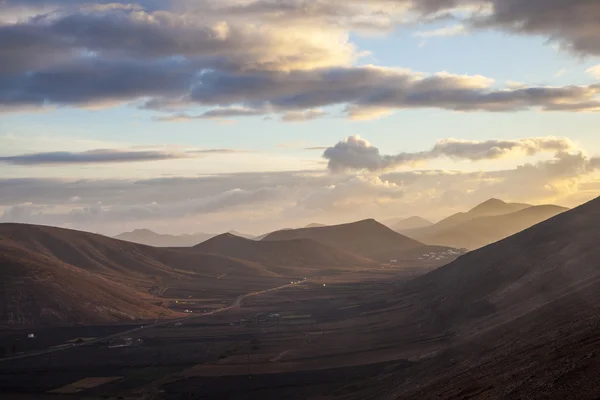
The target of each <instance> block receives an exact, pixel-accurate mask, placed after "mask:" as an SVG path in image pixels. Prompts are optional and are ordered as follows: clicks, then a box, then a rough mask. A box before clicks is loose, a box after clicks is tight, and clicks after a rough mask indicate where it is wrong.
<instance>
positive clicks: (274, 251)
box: [194, 233, 373, 267]
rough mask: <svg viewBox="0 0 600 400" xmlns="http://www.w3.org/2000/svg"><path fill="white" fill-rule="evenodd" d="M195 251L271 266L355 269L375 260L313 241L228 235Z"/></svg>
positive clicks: (202, 244) (221, 236)
mask: <svg viewBox="0 0 600 400" xmlns="http://www.w3.org/2000/svg"><path fill="white" fill-rule="evenodd" d="M194 250H196V251H199V252H202V253H210V254H220V255H226V256H230V257H235V258H239V259H243V260H248V261H254V262H258V263H261V264H263V265H267V266H285V267H302V266H311V267H318V266H321V267H325V266H326V267H352V266H365V265H371V264H373V261H372V260H368V259H366V258H364V257H359V256H356V255H354V254H350V253H345V252H344V251H342V250H339V249H337V248H335V247H331V246H327V245H324V244H322V243H319V242H317V241H314V240H311V239H292V240H282V241H255V240H250V239H245V238H241V237H238V236H235V235H232V234H229V233H226V234H223V235H219V236H217V237H214V238H212V239H209V240H207V241H206V242H204V243H200V244H198V245H197V246H194Z"/></svg>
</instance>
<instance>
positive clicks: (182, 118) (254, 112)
mask: <svg viewBox="0 0 600 400" xmlns="http://www.w3.org/2000/svg"><path fill="white" fill-rule="evenodd" d="M265 113H267V111H265V110H258V109H252V108H245V107H229V108H218V109H213V110H209V111H206V112H204V113H202V114H198V115H188V114H185V113H181V114H173V115H168V116H163V117H156V118H154V120H155V121H163V122H186V121H192V120H195V119H217V120H218V119H223V118H233V117H255V116H259V115H264V114H265Z"/></svg>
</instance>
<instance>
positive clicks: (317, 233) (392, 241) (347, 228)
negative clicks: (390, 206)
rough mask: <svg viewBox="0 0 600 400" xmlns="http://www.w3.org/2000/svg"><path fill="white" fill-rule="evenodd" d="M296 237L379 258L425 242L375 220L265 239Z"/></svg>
mask: <svg viewBox="0 0 600 400" xmlns="http://www.w3.org/2000/svg"><path fill="white" fill-rule="evenodd" d="M294 239H312V240H315V241H318V242H321V243H325V244H327V245H329V246H334V247H337V248H338V249H341V250H343V251H345V252H349V253H353V254H357V255H360V256H362V257H366V258H370V259H373V260H377V261H388V260H390V259H391V258H392V257H394V256H395V257H396V258H401V256H402V254H403V253H407V252H411V251H417V249H419V251H420V249H422V248H424V245H423V243H420V242H418V241H416V240H413V239H410V238H408V237H406V236H404V235H401V234H399V233H397V232H394V231H393V230H391V229H390V228H388V227H387V226H385V225H382V224H380V223H379V222H377V221H375V220H373V219H368V220H364V221H359V222H353V223H349V224H342V225H333V226H325V227H319V228H302V229H292V230H285V231H277V232H273V233H271V234H269V235H267V236H266V237H265V238H264V239H263V241H281V240H294ZM419 251H417V252H419Z"/></svg>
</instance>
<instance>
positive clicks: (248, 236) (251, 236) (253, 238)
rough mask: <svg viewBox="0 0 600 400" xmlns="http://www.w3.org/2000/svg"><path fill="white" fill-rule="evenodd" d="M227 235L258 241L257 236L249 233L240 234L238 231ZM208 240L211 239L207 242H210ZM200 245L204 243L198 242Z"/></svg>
mask: <svg viewBox="0 0 600 400" xmlns="http://www.w3.org/2000/svg"><path fill="white" fill-rule="evenodd" d="M227 233H230V234H232V235H235V236H239V237H243V238H245V239H252V240H256V236H254V235H250V234H248V233H242V232H238V231H229V232H227ZM214 236H217V235H214ZM214 236H213V237H214ZM208 239H210V238H207V239H206V240H208ZM198 243H202V242H196V244H198Z"/></svg>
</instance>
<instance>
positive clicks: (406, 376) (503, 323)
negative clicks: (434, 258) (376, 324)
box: [354, 199, 600, 399]
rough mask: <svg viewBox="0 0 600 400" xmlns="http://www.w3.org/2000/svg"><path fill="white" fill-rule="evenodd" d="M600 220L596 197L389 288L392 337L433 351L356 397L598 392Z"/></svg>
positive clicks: (529, 395) (584, 395) (590, 395)
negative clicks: (430, 344) (430, 345)
mask: <svg viewBox="0 0 600 400" xmlns="http://www.w3.org/2000/svg"><path fill="white" fill-rule="evenodd" d="M598 220H600V199H596V200H594V201H592V202H590V203H587V204H585V205H583V206H580V207H578V208H576V209H574V210H571V211H567V212H564V213H562V214H559V215H557V216H555V217H553V218H551V219H549V220H546V221H544V222H542V223H540V224H538V225H535V226H533V227H531V228H529V229H527V230H525V231H522V232H520V233H517V234H516V235H514V236H511V237H509V238H507V239H504V240H501V241H499V242H497V243H494V244H492V245H489V246H486V247H484V248H482V249H479V250H476V251H473V252H470V253H468V254H466V255H464V256H462V257H460V258H459V259H457V260H456V261H454V262H452V263H450V264H448V265H446V266H444V267H441V268H439V269H437V270H435V271H433V272H431V273H429V274H427V275H424V276H422V277H419V278H416V279H415V280H413V281H410V282H408V283H406V284H404V285H401V286H400V287H399V288H398V289H394V290H392V291H390V293H388V294H387V295H386V298H387V299H388V305H387V307H389V308H388V309H387V310H386V311H385V312H384V313H382V314H381V316H380V318H381V319H383V320H385V321H395V322H394V327H393V328H388V330H387V331H386V332H387V333H386V337H389V336H388V335H390V333H391V332H395V333H393V335H394V337H397V338H398V337H402V335H405V336H406V335H411V337H420V338H422V339H421V342H426V341H428V340H429V339H428V338H431V339H432V338H438V339H437V340H436V341H437V348H438V349H437V351H436V354H437V355H436V356H434V357H430V358H429V359H425V360H424V361H423V362H422V363H419V364H418V365H417V366H416V367H415V368H413V369H411V370H410V371H407V372H406V373H398V374H396V375H393V376H391V377H389V378H388V379H386V380H385V382H384V383H382V382H381V380H380V379H376V380H374V381H373V386H372V388H371V389H368V390H365V391H363V392H356V396H355V397H354V398H361V399H362V398H423V399H433V398H464V395H465V393H472V394H475V393H476V394H477V395H476V396H475V397H476V398H482V399H493V398H553V399H561V398H571V396H572V395H573V394H574V393H578V398H589V399H591V398H597V397H596V396H597V395H598V394H599V392H598V387H599V386H598V384H599V383H600V378H598V377H599V376H600V362H599V360H598V357H597V356H596V350H595V349H596V348H597V343H598V341H600V330H599V329H598V328H599V327H600V312H599V308H598V307H599V306H598V304H599V302H600V267H599V265H600V248H599V247H598V246H597V238H598V235H599V234H600V228H599V226H598V223H597V221H598ZM407 327H410V329H409V328H407ZM439 338H443V340H440V339H439ZM405 340H406V339H405ZM427 351H428V352H431V349H429V350H427ZM532 360H535V361H534V362H532ZM515 379H516V383H517V384H515ZM417 383H418V384H417ZM384 394H385V395H384Z"/></svg>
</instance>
